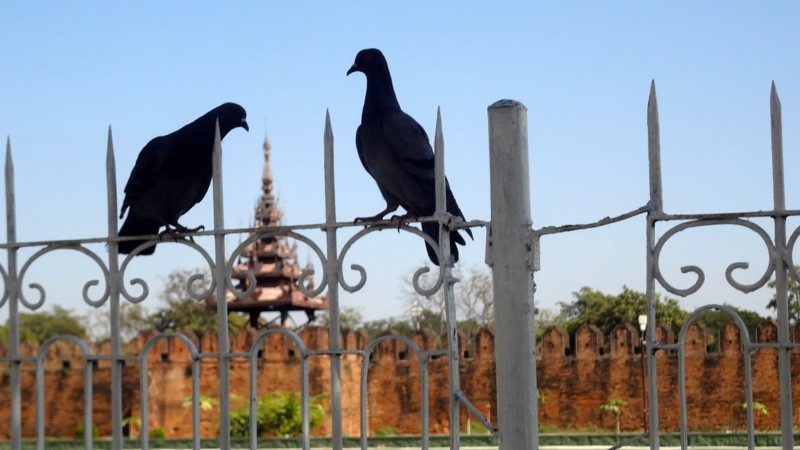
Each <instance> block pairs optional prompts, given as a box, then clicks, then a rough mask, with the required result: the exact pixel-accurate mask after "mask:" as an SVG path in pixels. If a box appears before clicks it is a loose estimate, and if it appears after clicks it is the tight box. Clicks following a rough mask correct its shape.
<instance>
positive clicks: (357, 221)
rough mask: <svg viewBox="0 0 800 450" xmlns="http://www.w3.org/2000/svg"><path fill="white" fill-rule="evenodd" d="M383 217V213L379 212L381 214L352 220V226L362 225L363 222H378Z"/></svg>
mask: <svg viewBox="0 0 800 450" xmlns="http://www.w3.org/2000/svg"><path fill="white" fill-rule="evenodd" d="M384 215H385V213H384V212H381V213H378V214H375V215H374V216H367V217H356V218H355V220H353V225H358V224H360V223H364V222H377V221H379V220H383V216H384Z"/></svg>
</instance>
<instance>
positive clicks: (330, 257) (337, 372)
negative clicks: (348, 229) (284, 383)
mask: <svg viewBox="0 0 800 450" xmlns="http://www.w3.org/2000/svg"><path fill="white" fill-rule="evenodd" d="M323 141H324V149H325V221H326V222H327V223H335V222H336V183H335V180H334V162H333V161H334V160H333V154H334V153H333V129H332V128H331V116H330V114H329V112H328V111H325V131H324V132H323ZM325 234H326V240H327V248H328V252H327V261H328V265H327V267H326V268H325V269H326V272H327V274H328V308H329V317H330V326H329V328H328V336H329V337H328V345H329V346H330V350H331V352H332V353H331V425H332V427H331V439H332V446H333V450H341V449H342V445H343V444H342V375H341V372H342V363H341V358H340V356H339V354H338V353H337V352H338V351H339V350H340V349H341V345H340V343H339V337H340V336H341V331H340V330H339V278H340V269H341V265H340V264H339V263H338V262H339V261H338V256H337V252H338V245H337V243H336V228H334V227H328V228H326V229H325Z"/></svg>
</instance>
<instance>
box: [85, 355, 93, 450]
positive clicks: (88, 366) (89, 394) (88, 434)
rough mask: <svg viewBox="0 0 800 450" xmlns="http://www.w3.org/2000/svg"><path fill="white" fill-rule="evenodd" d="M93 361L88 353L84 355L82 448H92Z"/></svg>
mask: <svg viewBox="0 0 800 450" xmlns="http://www.w3.org/2000/svg"><path fill="white" fill-rule="evenodd" d="M94 361H95V360H91V359H89V355H84V367H83V448H85V449H86V450H92V446H93V443H92V439H93V438H94V436H92V431H93V430H92V428H93V427H92V423H93V421H92V404H93V402H92V399H93V396H94V393H93V392H94V391H93V387H92V385H93V384H94V383H92V376H93V372H94Z"/></svg>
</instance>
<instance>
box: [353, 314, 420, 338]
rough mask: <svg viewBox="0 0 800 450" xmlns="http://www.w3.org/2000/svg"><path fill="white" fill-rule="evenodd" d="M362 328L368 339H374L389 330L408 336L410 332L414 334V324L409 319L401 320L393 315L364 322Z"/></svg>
mask: <svg viewBox="0 0 800 450" xmlns="http://www.w3.org/2000/svg"><path fill="white" fill-rule="evenodd" d="M363 330H364V332H365V333H366V334H367V336H368V337H369V339H375V338H377V337H379V336H382V335H383V334H384V333H386V332H387V331H390V330H391V331H394V332H395V333H397V334H399V335H401V336H406V337H410V336H411V335H412V334H414V325H413V324H412V323H411V321H409V320H401V319H397V318H394V317H389V318H387V319H378V320H371V321H369V322H364V324H363Z"/></svg>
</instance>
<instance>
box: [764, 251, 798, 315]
mask: <svg viewBox="0 0 800 450" xmlns="http://www.w3.org/2000/svg"><path fill="white" fill-rule="evenodd" d="M794 268H795V270H796V271H798V272H800V266H795V267H794ZM786 281H787V283H786V284H787V285H788V290H787V292H786V293H787V298H788V301H789V324H790V325H795V324H796V323H798V321H800V283H798V282H797V280H795V279H794V277H792V276H791V274H789V272H788V271H787V273H786ZM767 286H769V287H770V288H772V289H775V280H772V281H770V282H769V284H768V285H767ZM767 308H769V309H774V310H775V311H776V315H777V311H778V298H777V293H776V294H774V295H773V296H772V299H771V300H770V301H769V303H767Z"/></svg>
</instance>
